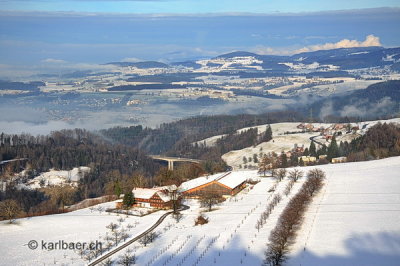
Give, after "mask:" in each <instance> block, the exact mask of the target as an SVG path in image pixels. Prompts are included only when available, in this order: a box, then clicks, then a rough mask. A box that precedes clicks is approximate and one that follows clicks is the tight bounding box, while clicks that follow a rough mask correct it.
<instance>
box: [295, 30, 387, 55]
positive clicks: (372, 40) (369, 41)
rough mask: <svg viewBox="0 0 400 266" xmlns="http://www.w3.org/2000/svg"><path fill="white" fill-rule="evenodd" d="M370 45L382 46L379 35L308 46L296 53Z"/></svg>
mask: <svg viewBox="0 0 400 266" xmlns="http://www.w3.org/2000/svg"><path fill="white" fill-rule="evenodd" d="M369 46H382V44H381V42H380V40H379V37H376V36H374V35H372V34H371V35H368V36H367V37H366V38H365V40H364V41H363V42H360V41H357V40H349V39H343V40H341V41H338V42H336V43H325V44H317V45H311V46H307V47H304V48H301V49H298V50H296V51H295V53H303V52H312V51H318V50H331V49H338V48H353V47H369Z"/></svg>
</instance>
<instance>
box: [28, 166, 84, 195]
mask: <svg viewBox="0 0 400 266" xmlns="http://www.w3.org/2000/svg"><path fill="white" fill-rule="evenodd" d="M89 171H90V168H89V167H86V166H81V167H75V168H73V169H72V170H70V171H67V170H54V169H52V170H50V171H48V172H44V173H41V174H40V175H39V176H37V177H35V178H33V179H32V180H29V181H28V182H27V184H25V186H26V187H28V188H32V189H36V188H40V187H41V186H40V181H41V180H43V182H44V186H52V185H54V186H57V185H62V184H67V183H69V184H71V185H76V184H77V182H78V181H79V179H81V178H82V175H84V174H85V173H87V172H89ZM79 172H81V173H82V175H80V174H79Z"/></svg>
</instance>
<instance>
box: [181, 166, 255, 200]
mask: <svg viewBox="0 0 400 266" xmlns="http://www.w3.org/2000/svg"><path fill="white" fill-rule="evenodd" d="M247 179H248V177H247V176H246V174H245V172H227V173H222V174H221V173H219V174H215V175H211V176H202V177H198V178H195V179H192V180H189V181H187V182H184V183H182V184H181V185H180V187H179V189H178V191H179V192H180V193H181V195H182V196H184V197H198V196H201V195H203V194H207V193H213V194H218V195H220V196H232V195H235V194H237V193H238V192H239V191H241V190H242V189H243V188H245V187H246V180H247Z"/></svg>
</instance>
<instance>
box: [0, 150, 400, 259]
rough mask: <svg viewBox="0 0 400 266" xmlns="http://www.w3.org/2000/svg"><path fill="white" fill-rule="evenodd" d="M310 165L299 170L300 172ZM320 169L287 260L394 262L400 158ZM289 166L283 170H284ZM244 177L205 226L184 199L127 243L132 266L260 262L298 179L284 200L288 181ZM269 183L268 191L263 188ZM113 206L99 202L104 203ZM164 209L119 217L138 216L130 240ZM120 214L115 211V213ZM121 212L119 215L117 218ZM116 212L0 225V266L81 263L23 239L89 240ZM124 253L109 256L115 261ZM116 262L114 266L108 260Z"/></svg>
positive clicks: (398, 239)
mask: <svg viewBox="0 0 400 266" xmlns="http://www.w3.org/2000/svg"><path fill="white" fill-rule="evenodd" d="M313 168H315V167H301V168H300V169H301V170H302V171H304V172H307V171H308V170H309V169H313ZM318 168H320V169H322V170H324V171H325V172H326V174H327V178H326V181H325V186H324V187H323V189H322V190H321V191H320V192H319V193H318V194H317V195H316V196H315V197H314V199H313V202H312V204H311V206H310V207H309V209H308V210H307V212H306V214H305V218H304V222H303V224H302V226H301V227H300V229H299V231H298V236H297V239H296V241H295V244H294V245H293V246H292V248H291V249H290V255H289V259H288V261H287V263H286V264H287V265H290V266H295V265H309V266H320V265H367V266H369V265H371V266H372V265H383V266H391V265H398V261H400V245H399V243H400V178H399V174H398V173H399V172H400V157H392V158H387V159H382V160H376V161H367V162H358V163H343V164H330V165H322V166H318ZM288 170H290V169H288ZM246 173H247V175H248V176H252V177H253V178H260V180H261V182H259V183H258V184H256V185H250V186H248V187H247V188H246V189H244V190H243V191H242V192H240V193H239V194H238V195H236V196H235V197H232V198H230V199H228V200H227V201H225V202H223V203H222V204H221V205H219V206H216V207H215V208H214V210H213V211H211V212H204V215H205V216H207V217H208V218H209V223H208V224H205V225H201V226H194V219H195V218H196V217H197V216H198V215H199V213H200V212H203V211H204V209H202V208H200V207H199V205H198V203H197V201H196V200H190V201H186V202H185V204H186V205H188V206H190V209H188V210H185V211H182V214H183V217H182V220H180V222H179V223H177V222H176V221H175V220H174V219H173V217H171V216H168V217H167V218H166V219H165V220H164V222H163V223H162V224H161V225H160V226H159V227H158V228H157V229H156V231H157V232H158V233H160V236H159V237H158V238H157V239H156V240H155V241H156V242H155V243H151V244H149V245H147V246H146V247H144V246H143V245H141V244H139V243H137V242H135V243H133V244H132V245H131V246H130V249H131V252H132V253H134V254H135V255H136V256H137V263H136V264H137V265H261V263H262V261H263V259H264V252H265V250H266V244H267V242H268V236H269V234H270V232H271V230H272V229H273V228H274V227H275V225H276V223H277V220H278V218H279V215H280V214H281V213H282V211H283V209H284V207H285V206H286V204H287V203H288V201H289V200H290V198H291V197H292V196H293V195H295V193H296V192H297V191H298V189H299V188H300V187H301V185H302V183H303V182H304V181H305V178H304V177H303V178H301V179H300V180H299V181H298V182H297V183H295V185H294V187H293V189H292V191H291V193H290V194H289V196H288V197H286V196H284V195H283V190H284V189H285V187H286V185H287V184H288V182H289V181H288V180H287V178H285V179H284V180H283V181H282V182H280V183H277V184H275V181H274V179H272V178H270V177H259V176H258V175H257V173H256V171H247V172H246ZM273 186H276V187H275V190H274V191H271V192H268V191H269V190H270V189H271V188H272V187H273ZM277 194H281V195H282V200H281V201H280V203H279V204H278V205H277V206H276V207H275V209H274V210H273V212H272V214H271V215H270V216H269V218H268V220H267V221H266V223H265V225H264V226H263V227H262V228H261V229H260V231H259V232H258V231H257V229H256V228H255V225H256V222H257V220H258V219H259V217H260V214H261V212H262V211H263V210H264V209H265V208H266V206H267V204H268V203H269V202H270V201H271V199H272V197H273V196H274V195H277ZM107 204H108V205H112V204H113V203H106V204H103V205H102V206H105V205H107ZM162 213H163V212H157V213H153V214H151V215H149V216H144V217H129V218H126V221H125V222H123V225H124V226H125V227H126V225H127V223H134V222H135V221H137V222H138V223H139V224H138V225H137V227H135V228H133V229H132V231H130V234H131V237H134V236H135V235H137V234H139V233H140V232H142V231H144V230H145V229H146V228H148V227H150V226H151V225H152V224H153V223H154V222H155V221H156V220H157V218H158V217H159V216H160V215H161V214H162ZM121 217H122V216H121ZM124 217H125V216H124ZM117 218H118V216H116V215H114V214H110V215H108V214H105V213H99V212H96V211H94V212H93V213H92V212H90V211H89V209H83V210H79V211H75V212H71V213H67V214H61V215H50V216H42V217H35V218H29V219H19V220H17V224H13V225H8V224H7V222H0V236H1V241H0V249H1V250H3V251H4V252H5V253H3V254H5V255H3V259H2V260H1V262H0V264H1V265H39V262H42V264H40V265H43V263H45V264H46V265H49V264H53V263H54V260H56V261H57V263H58V264H61V263H64V264H65V265H72V264H74V265H83V264H84V263H85V262H84V261H83V260H82V259H80V258H79V256H78V255H77V254H75V253H73V252H72V251H71V252H70V251H68V252H64V251H61V252H60V251H42V250H40V249H37V250H33V251H32V250H30V249H29V248H28V247H27V246H24V244H26V243H28V241H29V240H31V239H35V240H41V239H44V240H47V241H55V240H59V239H65V240H69V241H89V240H96V239H98V238H99V237H100V236H104V235H105V232H106V229H105V225H107V224H108V223H110V222H111V221H113V222H116V219H117ZM124 253H125V250H123V251H120V252H118V253H117V254H115V255H113V256H112V260H113V261H114V262H116V261H117V260H118V259H119V258H120V256H121V255H122V254H124ZM114 265H116V264H114Z"/></svg>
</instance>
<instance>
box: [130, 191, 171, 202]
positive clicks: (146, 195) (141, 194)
mask: <svg viewBox="0 0 400 266" xmlns="http://www.w3.org/2000/svg"><path fill="white" fill-rule="evenodd" d="M164 190H167V188H166V187H155V188H134V189H133V190H132V193H133V196H134V197H135V198H139V199H150V198H151V197H153V196H154V194H157V195H158V196H159V197H160V198H161V200H163V201H164V202H167V201H170V200H171V197H170V196H169V195H168V194H167V193H164V192H163V191H164Z"/></svg>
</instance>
